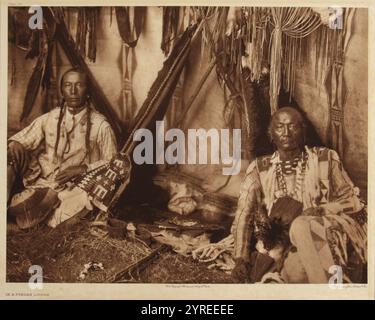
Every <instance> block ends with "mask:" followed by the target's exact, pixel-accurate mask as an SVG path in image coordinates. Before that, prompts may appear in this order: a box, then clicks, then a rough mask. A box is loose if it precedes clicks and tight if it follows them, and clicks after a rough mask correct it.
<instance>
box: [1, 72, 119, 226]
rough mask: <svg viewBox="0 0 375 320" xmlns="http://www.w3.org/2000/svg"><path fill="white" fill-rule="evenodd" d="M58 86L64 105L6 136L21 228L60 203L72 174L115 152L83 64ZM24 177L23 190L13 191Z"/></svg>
mask: <svg viewBox="0 0 375 320" xmlns="http://www.w3.org/2000/svg"><path fill="white" fill-rule="evenodd" d="M60 86H61V87H60V90H61V93H62V103H61V106H60V107H58V108H55V109H53V110H52V111H50V112H48V113H46V114H43V115H42V116H40V117H38V118H37V119H35V120H34V121H33V122H32V123H31V124H30V125H29V126H27V127H26V128H24V129H23V130H21V131H20V132H18V133H17V134H15V135H14V136H12V137H11V138H10V139H9V141H8V167H7V173H8V201H10V208H9V212H10V213H11V214H13V215H15V216H16V221H17V223H18V225H19V226H20V227H21V228H29V227H32V226H34V225H36V224H38V223H39V222H41V221H42V220H43V219H45V218H47V216H50V215H49V214H50V213H51V211H52V209H54V208H56V207H58V206H59V205H60V202H61V201H60V200H61V197H60V198H59V194H60V193H61V192H64V190H67V187H68V185H69V183H70V182H71V181H72V180H73V179H74V178H76V177H78V176H79V175H82V174H84V173H85V172H86V171H88V170H93V169H95V168H97V167H99V166H101V165H103V164H104V163H106V162H107V161H109V160H110V159H111V158H112V157H113V156H114V155H115V154H116V152H117V146H116V139H115V135H114V133H113V131H112V128H111V126H110V124H109V123H108V121H107V120H106V118H105V117H104V116H103V115H101V114H100V113H99V112H97V111H95V110H94V109H93V107H92V106H91V105H90V103H89V88H88V77H87V75H86V74H85V73H84V72H83V71H82V70H80V69H79V68H72V69H69V70H68V71H67V72H65V73H64V75H63V76H62V78H61V83H60ZM20 181H21V182H23V185H22V188H23V191H22V192H21V193H17V194H16V195H14V193H15V185H17V182H20ZM18 184H19V183H18ZM18 191H20V190H18ZM53 224H55V225H56V224H57V222H56V221H55V222H54V223H53Z"/></svg>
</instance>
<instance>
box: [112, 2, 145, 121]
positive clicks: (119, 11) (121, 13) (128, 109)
mask: <svg viewBox="0 0 375 320" xmlns="http://www.w3.org/2000/svg"><path fill="white" fill-rule="evenodd" d="M115 12H116V19H117V26H118V30H119V33H120V36H121V38H122V41H123V46H122V67H123V79H122V82H123V83H122V85H123V89H122V90H123V94H122V96H123V104H124V106H123V110H124V113H123V115H122V120H130V119H133V117H134V115H135V110H134V103H133V101H134V100H133V84H132V77H133V71H134V70H133V58H134V57H133V55H134V54H135V52H134V50H133V49H134V48H135V46H136V45H137V42H138V39H139V36H140V34H141V31H142V27H143V23H144V19H145V15H146V7H115Z"/></svg>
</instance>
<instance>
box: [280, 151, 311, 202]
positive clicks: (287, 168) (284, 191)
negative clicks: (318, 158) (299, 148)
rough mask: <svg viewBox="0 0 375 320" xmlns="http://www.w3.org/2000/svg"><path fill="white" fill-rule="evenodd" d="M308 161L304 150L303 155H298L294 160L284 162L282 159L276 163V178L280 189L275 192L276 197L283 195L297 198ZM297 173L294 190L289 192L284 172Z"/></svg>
mask: <svg viewBox="0 0 375 320" xmlns="http://www.w3.org/2000/svg"><path fill="white" fill-rule="evenodd" d="M306 163H307V154H306V153H305V152H302V155H301V156H298V157H296V158H295V159H294V160H293V161H288V162H284V163H282V161H278V162H277V163H276V180H277V186H278V190H277V192H276V193H275V195H276V198H281V197H286V196H289V197H292V198H297V196H298V194H299V193H300V191H301V188H302V182H303V179H304V176H305V170H306ZM294 172H295V173H296V181H295V184H294V190H293V191H291V192H288V188H287V184H286V181H285V176H284V174H290V173H294Z"/></svg>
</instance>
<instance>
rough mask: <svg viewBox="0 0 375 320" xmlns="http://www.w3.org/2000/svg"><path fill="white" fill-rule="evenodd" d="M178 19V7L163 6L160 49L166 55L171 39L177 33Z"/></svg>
mask: <svg viewBox="0 0 375 320" xmlns="http://www.w3.org/2000/svg"><path fill="white" fill-rule="evenodd" d="M179 21H180V8H179V7H163V34H162V40H161V50H163V52H164V54H165V55H166V56H167V55H168V53H169V50H170V48H171V41H172V39H174V38H175V37H176V36H177V34H178V27H179Z"/></svg>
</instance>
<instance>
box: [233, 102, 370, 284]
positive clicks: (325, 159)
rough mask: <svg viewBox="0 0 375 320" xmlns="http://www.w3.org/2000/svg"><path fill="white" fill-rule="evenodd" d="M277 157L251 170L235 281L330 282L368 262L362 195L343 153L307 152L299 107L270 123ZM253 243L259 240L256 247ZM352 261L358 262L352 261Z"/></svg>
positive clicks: (239, 224)
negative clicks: (353, 181)
mask: <svg viewBox="0 0 375 320" xmlns="http://www.w3.org/2000/svg"><path fill="white" fill-rule="evenodd" d="M269 131H270V136H271V139H272V142H273V143H274V144H275V145H276V147H277V151H276V152H275V153H274V154H272V155H269V156H263V157H260V158H257V159H256V160H254V161H253V162H252V163H251V164H250V166H249V167H248V169H247V171H246V177H245V179H244V181H243V184H242V186H241V190H240V197H239V201H238V208H237V212H236V216H235V220H234V223H233V226H232V233H233V236H234V241H235V252H234V255H235V261H236V265H235V268H234V269H233V271H232V276H233V279H234V281H236V282H257V281H263V282H264V281H266V278H267V275H272V276H271V277H270V279H271V278H273V280H272V281H276V282H284V283H285V282H286V283H328V281H329V279H330V277H332V275H333V273H336V272H337V271H338V270H339V268H341V270H342V274H343V275H342V279H343V281H346V282H350V281H352V279H351V276H352V275H353V272H351V271H352V270H351V266H352V263H353V261H354V262H355V263H357V265H362V266H363V264H365V263H366V261H367V254H366V252H367V242H366V241H367V232H366V224H367V222H366V215H365V213H364V210H363V207H364V205H363V203H362V202H361V201H360V198H359V190H358V188H356V187H354V185H353V183H352V181H351V180H350V178H349V177H348V175H347V173H346V172H345V170H344V168H343V166H342V163H341V161H340V159H339V156H338V155H337V153H336V152H335V151H333V150H330V149H328V148H324V147H314V148H308V147H307V146H305V141H304V136H305V122H304V119H303V117H302V115H301V114H300V113H299V112H298V111H297V110H296V109H294V108H291V107H284V108H280V109H279V110H278V111H277V112H275V114H274V115H273V117H272V121H271V124H270V130H269ZM252 239H254V240H255V241H251V240H252ZM353 257H354V258H353Z"/></svg>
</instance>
